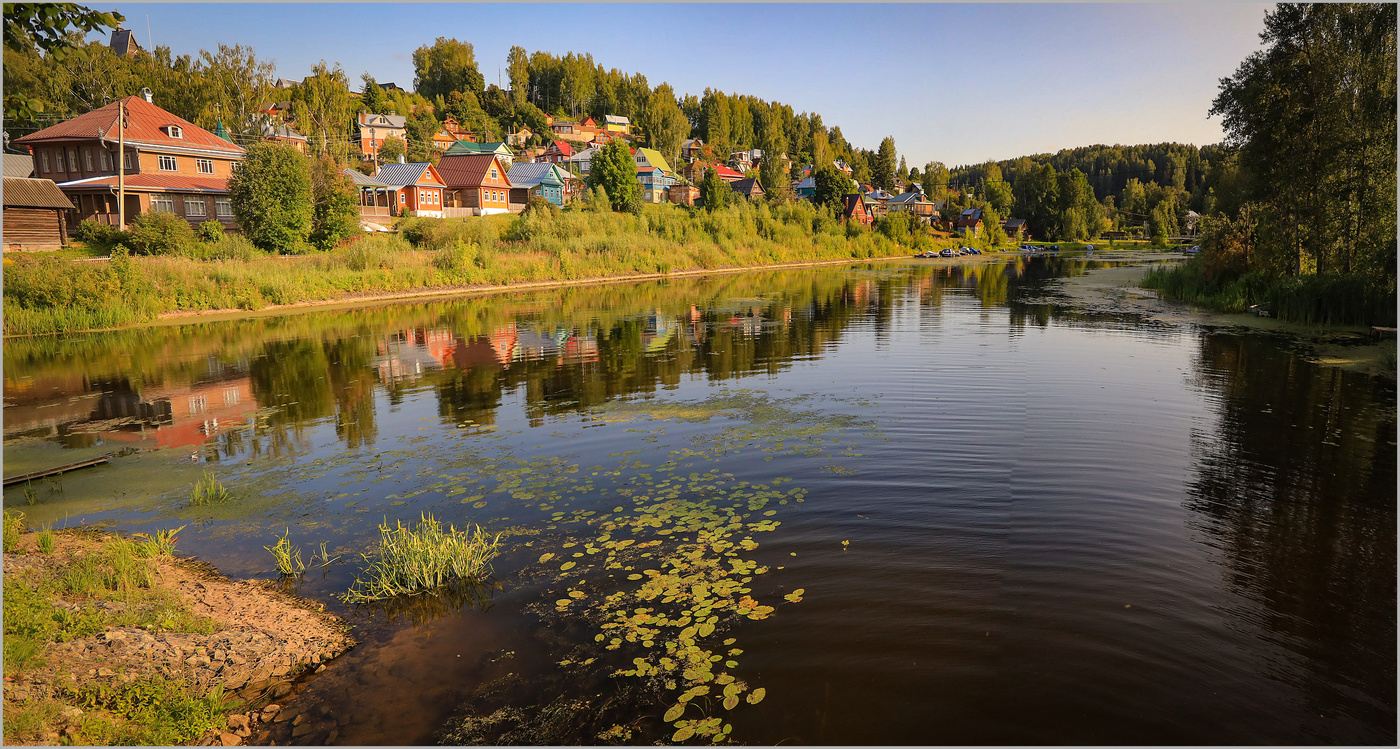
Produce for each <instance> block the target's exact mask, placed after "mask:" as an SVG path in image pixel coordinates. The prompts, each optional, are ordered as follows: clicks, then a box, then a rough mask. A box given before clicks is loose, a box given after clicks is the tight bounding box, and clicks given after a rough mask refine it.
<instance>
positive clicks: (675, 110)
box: [638, 83, 690, 164]
mask: <svg viewBox="0 0 1400 749" xmlns="http://www.w3.org/2000/svg"><path fill="white" fill-rule="evenodd" d="M638 125H639V126H640V128H641V131H642V134H643V135H645V136H646V139H647V143H648V144H649V145H650V146H651V147H652V148H655V149H656V150H658V151H660V152H661V155H662V156H664V157H666V161H667V162H668V163H670V164H675V163H676V160H677V159H678V158H679V157H680V151H681V141H682V140H684V139H685V137H686V135H687V134H688V133H689V132H690V122H689V121H688V120H686V118H685V113H683V112H681V108H680V106H679V105H678V104H676V95H675V92H673V91H672V90H671V86H670V84H667V83H663V84H661V85H660V86H657V87H656V90H655V91H654V92H652V94H651V99H650V100H649V101H648V102H647V108H646V112H645V113H644V114H643V115H642V118H641V121H640V122H639V123H638Z"/></svg>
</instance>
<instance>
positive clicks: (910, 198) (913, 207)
mask: <svg viewBox="0 0 1400 749" xmlns="http://www.w3.org/2000/svg"><path fill="white" fill-rule="evenodd" d="M886 194H887V195H888V193H886ZM884 203H885V212H886V213H898V212H900V211H905V212H908V213H911V214H913V215H915V216H918V217H919V220H920V221H922V222H924V223H925V224H927V223H931V222H932V221H933V212H934V206H933V202H932V201H930V200H929V199H928V198H927V197H925V196H924V194H923V193H921V192H906V193H904V194H902V195H896V196H893V197H891V198H889V199H888V200H886V201H884Z"/></svg>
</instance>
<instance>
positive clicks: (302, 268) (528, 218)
mask: <svg viewBox="0 0 1400 749" xmlns="http://www.w3.org/2000/svg"><path fill="white" fill-rule="evenodd" d="M958 243H959V240H956V239H949V240H939V241H934V240H931V239H929V238H928V237H927V236H923V235H918V236H914V235H910V236H909V237H907V238H905V239H903V240H901V241H900V242H896V241H894V240H892V239H891V238H890V237H888V236H886V235H885V234H882V233H881V232H878V231H870V230H867V229H863V228H860V227H848V226H845V225H843V224H840V223H838V222H837V221H836V220H835V218H834V217H833V216H832V215H831V214H829V213H826V212H824V211H822V210H819V209H816V208H814V207H812V206H811V205H809V204H807V203H802V202H798V203H790V204H786V205H778V204H773V205H769V204H765V203H757V204H751V203H748V202H747V201H744V202H741V203H739V204H737V205H734V206H730V207H728V208H725V209H724V210H721V211H716V212H714V213H708V212H706V211H703V210H695V209H687V208H683V207H680V206H674V205H647V206H643V210H642V211H641V213H640V214H639V215H633V214H626V213H612V212H593V211H585V210H572V209H568V210H563V211H531V212H528V213H526V214H522V215H520V216H487V217H480V218H470V219H419V218H415V219H406V220H402V221H400V222H399V233H397V234H374V235H370V236H365V237H360V238H358V239H356V240H355V241H353V242H350V243H349V244H347V245H346V246H344V247H338V248H336V249H334V250H331V251H329V252H321V253H313V254H309V255H304V256H296V257H287V256H272V255H267V254H264V253H262V252H259V251H257V250H256V249H254V248H252V247H251V246H250V245H247V243H246V240H243V239H241V238H239V237H226V238H224V239H221V240H219V241H218V242H215V243H196V244H195V245H194V246H195V247H196V248H197V250H198V251H197V252H195V251H192V252H185V253H181V254H174V255H159V256H126V255H125V254H124V253H120V252H114V254H113V259H112V262H111V263H72V262H70V261H68V260H65V259H61V258H58V257H42V256H36V255H24V256H18V257H15V258H7V259H6V268H5V290H4V312H5V317H4V325H5V333H6V334H7V335H23V334H43V333H59V332H65V331H77V330H91V329H99V328H112V327H121V326H126V325H132V324H136V323H140V322H145V321H149V320H152V319H155V317H156V316H158V315H160V314H162V313H169V312H184V311H199V310H212V309H245V310H253V309H261V308H264V307H268V306H270V305H279V304H292V303H295V302H305V301H322V300H333V299H340V298H344V297H347V296H352V295H358V294H383V293H402V292H406V291H413V290H418V289H438V288H450V287H462V286H473V285H506V284H512V283H521V282H538V281H567V280H577V279H587V278H601V277H616V276H632V275H640V274H657V273H660V274H665V273H672V272H676V271H691V270H706V269H719V268H746V267H755V266H761V265H772V264H781V263H795V262H811V261H820V260H841V259H853V258H854V259H864V258H874V257H884V256H890V255H904V254H909V253H910V252H911V251H916V250H920V249H925V248H937V247H940V246H944V245H948V246H956V245H957V244H958Z"/></svg>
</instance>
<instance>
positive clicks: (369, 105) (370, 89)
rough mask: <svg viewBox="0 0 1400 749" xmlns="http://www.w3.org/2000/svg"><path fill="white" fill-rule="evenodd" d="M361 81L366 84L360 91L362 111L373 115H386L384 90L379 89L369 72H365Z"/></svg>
mask: <svg viewBox="0 0 1400 749" xmlns="http://www.w3.org/2000/svg"><path fill="white" fill-rule="evenodd" d="M360 80H361V81H363V82H364V87H363V88H361V89H360V109H362V110H363V111H366V112H370V113H372V114H384V89H382V88H380V87H379V83H378V82H376V81H375V80H374V76H372V75H370V74H369V71H365V73H364V74H363V75H361V76H360Z"/></svg>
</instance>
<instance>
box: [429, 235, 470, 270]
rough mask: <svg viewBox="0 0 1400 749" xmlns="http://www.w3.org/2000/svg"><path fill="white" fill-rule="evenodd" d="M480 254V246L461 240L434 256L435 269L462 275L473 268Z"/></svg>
mask: <svg viewBox="0 0 1400 749" xmlns="http://www.w3.org/2000/svg"><path fill="white" fill-rule="evenodd" d="M480 253H481V246H480V245H478V244H477V243H475V242H470V241H464V240H460V239H459V240H457V241H456V242H453V243H452V244H450V245H448V246H446V247H444V248H442V249H440V250H438V251H437V254H436V255H434V256H433V267H435V268H437V269H438V270H444V271H455V272H458V273H460V272H462V271H464V270H467V269H469V268H471V267H473V266H474V265H475V264H476V259H477V257H478V256H479V255H480Z"/></svg>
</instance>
